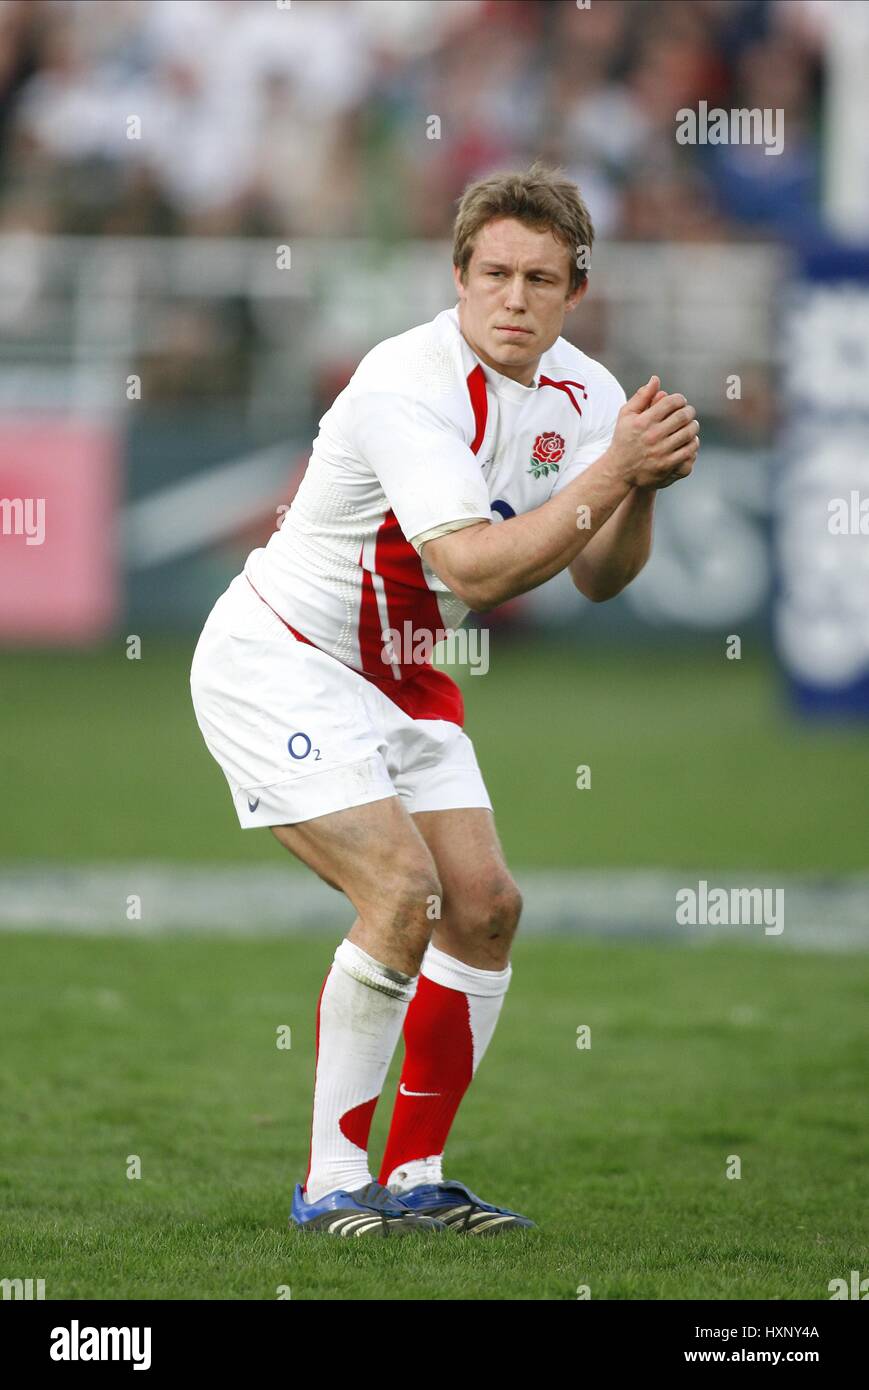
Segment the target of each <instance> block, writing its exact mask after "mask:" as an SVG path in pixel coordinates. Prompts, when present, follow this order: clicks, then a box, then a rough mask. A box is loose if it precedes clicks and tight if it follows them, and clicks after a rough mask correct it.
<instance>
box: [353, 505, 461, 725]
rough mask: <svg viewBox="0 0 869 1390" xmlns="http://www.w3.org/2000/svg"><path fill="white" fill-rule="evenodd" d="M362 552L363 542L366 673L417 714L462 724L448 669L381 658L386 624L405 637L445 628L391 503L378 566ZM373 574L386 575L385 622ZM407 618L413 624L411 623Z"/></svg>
mask: <svg viewBox="0 0 869 1390" xmlns="http://www.w3.org/2000/svg"><path fill="white" fill-rule="evenodd" d="M363 553H364V548H363V550H362V551H360V554H359V564H360V566H361V567H362V599H361V603H360V608H359V651H360V653H361V655H362V668H363V669H362V674H363V675H364V676H365V678H366V679H367V680H370V681H371V682H372V684H374V685H376V686H377V688H378V689H379V690H382V691H383V694H384V695H387V696H388V697H389V699H390V700H393V701H394V702H395V704H397V705H398V706H399V708H400V709H403V710H404V712H405V714H409V715H410V717H411V718H412V719H447V720H449V721H450V722H451V723H453V724H458V725H459V726H461V725H462V724H463V722H464V700H463V698H462V693H461V691H460V690H459V687H458V686H457V685H456V683H455V681H454V680H452V679H451V678H450V677H449V676H448V675H446V673H445V672H443V671H436V670H435V668H434V667H433V666H432V665H431V662H429V661H423V662H414V661H412V660H411V661H404V662H402V663H401V664H400V665H398V666H397V669H396V667H395V666H390V665H389V664H388V663H385V662H384V661H383V660H382V654H383V651H384V639H383V631H384V627H389V628H393V629H394V630H395V631H396V632H397V633H398V636H399V639H400V640H401V641H402V642H404V639H405V634H406V632H407V631H408V630H410V631H411V632H412V633H420V634H421V635H425V634H429V633H430V634H431V642H432V643H434V641H435V640H436V637H437V633H438V632H440V631H443V628H442V620H441V614H440V609H439V608H438V601H437V598H436V596H435V594H434V593H433V592H432V590H431V589H430V588H429V587H428V584H427V583H426V579H425V575H424V573H423V568H422V561H421V560H420V558H419V556H418V555H417V553H416V551H415V550H414V548H413V546H412V545H411V544H410V542H409V541H408V540H407V539H406V538H405V536H404V534H403V532H402V530H401V527H400V526H399V524H398V519H397V517H396V515H395V512H393V511H392V510H391V509H390V510H389V511H388V512H387V513H386V516H385V517H384V519H383V521H382V523H381V525H380V527H379V528H378V531H377V536H376V538H375V542H374V569H373V571H369V570H368V569H367V568H366V567H365V565H364V563H363ZM372 574H376V575H378V576H379V578H380V579H381V580H382V581H383V594H384V598H385V600H386V613H387V621H386V623H384V622H383V620H382V618H381V615H380V608H379V606H378V603H377V594H376V592H375V589H374V580H373V578H372ZM406 623H408V624H410V628H409V629H408V628H406V627H405V624H406ZM404 655H405V656H406V655H408V654H407V653H404ZM411 655H412V653H411Z"/></svg>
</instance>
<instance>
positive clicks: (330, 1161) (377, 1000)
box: [305, 940, 417, 1202]
mask: <svg viewBox="0 0 869 1390" xmlns="http://www.w3.org/2000/svg"><path fill="white" fill-rule="evenodd" d="M416 982H417V977H416V976H413V975H404V974H402V972H401V971H400V970H393V969H392V968H391V967H390V966H386V965H382V964H381V963H380V962H379V961H376V960H374V958H373V957H372V956H369V955H368V954H367V953H366V952H365V951H363V950H361V949H360V947H358V946H356V945H355V944H354V943H353V942H352V941H349V940H344V941H342V942H341V944H340V946H339V947H338V949H337V951H336V952H335V960H334V963H333V965H332V968H331V970H330V971H329V974H328V975H327V976H326V982H325V984H324V985H323V991H322V993H321V995H320V1003H319V1007H318V1011H317V1064H316V1074H315V1080H314V1117H313V1123H312V1127H311V1156H310V1162H309V1166H308V1177H307V1180H306V1183H305V1197H306V1199H307V1200H308V1201H309V1202H316V1201H318V1200H319V1198H321V1197H325V1196H326V1194H327V1193H328V1192H334V1191H336V1190H337V1189H338V1188H344V1189H346V1191H348V1192H353V1191H355V1190H356V1188H359V1187H363V1186H364V1185H365V1184H366V1183H369V1182H371V1181H372V1177H371V1172H370V1170H369V1167H368V1134H369V1131H370V1129H371V1120H372V1117H373V1115H374V1109H375V1106H376V1105H377V1100H378V1097H379V1096H380V1092H381V1091H382V1090H383V1083H384V1081H385V1079H386V1073H387V1071H388V1069H389V1063H390V1062H391V1060H392V1054H393V1053H394V1051H395V1048H396V1046H397V1043H398V1039H399V1037H400V1035H401V1026H402V1023H403V1022H404V1016H405V1014H406V1013H407V1007H408V1005H409V1003H410V1001H411V999H412V998H413V996H414V993H415V991H416Z"/></svg>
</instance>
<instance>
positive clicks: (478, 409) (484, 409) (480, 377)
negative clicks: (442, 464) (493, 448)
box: [468, 363, 489, 454]
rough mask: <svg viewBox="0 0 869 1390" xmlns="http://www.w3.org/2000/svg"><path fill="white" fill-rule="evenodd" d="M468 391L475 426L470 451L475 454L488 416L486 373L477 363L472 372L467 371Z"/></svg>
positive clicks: (484, 431)
mask: <svg viewBox="0 0 869 1390" xmlns="http://www.w3.org/2000/svg"><path fill="white" fill-rule="evenodd" d="M468 393H469V394H470V397H471V408H472V410H473V412H474V425H475V426H476V432H475V434H474V442H473V444H472V445H471V453H472V454H475V453H476V452H477V450H478V449H479V447H480V445H481V444H482V442H483V435H484V434H485V433H486V420H487V419H488V418H489V398H488V396H487V395H486V374H485V372H484V371H483V368H482V367H481V366H480V364H479V363H477V365H476V367H475V368H474V370H473V371H472V372H469V373H468Z"/></svg>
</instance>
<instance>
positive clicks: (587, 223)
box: [453, 160, 594, 291]
mask: <svg viewBox="0 0 869 1390" xmlns="http://www.w3.org/2000/svg"><path fill="white" fill-rule="evenodd" d="M496 217H515V218H516V219H517V221H519V222H524V223H525V225H526V226H527V227H533V228H534V230H535V231H546V230H549V231H551V232H552V235H553V236H554V237H555V238H556V239H557V240H558V241H560V242H562V243H563V244H564V245H565V246H566V247H567V249H568V251H569V252H570V267H571V268H570V289H571V291H572V290H575V289H578V288H579V286H580V285H583V284H585V281H586V280H587V279H588V270H587V269H586V264H587V260H588V255H590V253H591V245H592V242H593V241H594V227H593V225H592V220H591V216H590V215H589V211H588V208H587V207H586V206H585V203H584V202H583V200H582V196H581V195H580V192H579V189H578V188H577V186H576V184H575V183H571V182H570V180H569V179H568V178H567V176H566V175H565V173H564V170H563V169H555V168H550V167H549V166H547V165H545V164H542V163H541V162H540V161H539V160H535V162H534V163H533V164H532V165H531V167H530V169H528V170H527V171H526V172H525V173H520V174H517V173H510V172H506V173H500V174H490V175H489V177H488V178H485V179H478V180H477V181H476V182H475V183H470V184H468V186H467V188H466V189H465V191H464V193H463V194H462V196H461V198H460V199H459V209H458V212H457V213H456V221H455V225H454V228H453V264H454V265H455V266H457V267H458V270H459V272H460V274H461V277H462V280H464V278H465V275H466V273H467V269H468V266H469V264H470V260H471V255H472V253H473V250H474V243H475V241H476V238H477V234H478V232H479V231H480V229H481V228H482V227H484V226H485V225H486V223H487V222H492V221H494V219H495V218H496ZM582 250H585V251H586V255H585V256H581V254H580V252H581V251H582Z"/></svg>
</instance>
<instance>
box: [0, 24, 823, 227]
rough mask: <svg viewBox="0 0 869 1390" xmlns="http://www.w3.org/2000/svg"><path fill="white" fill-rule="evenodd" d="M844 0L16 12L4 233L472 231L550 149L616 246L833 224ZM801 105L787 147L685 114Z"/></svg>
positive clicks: (1, 78) (2, 179) (1, 129)
mask: <svg viewBox="0 0 869 1390" xmlns="http://www.w3.org/2000/svg"><path fill="white" fill-rule="evenodd" d="M828 9H829V7H828V6H826V5H825V3H824V0H591V3H590V4H589V6H588V8H581V7H580V5H578V4H576V3H574V0H292V3H291V4H287V3H286V0H0V232H2V231H20V230H25V229H33V230H39V231H46V232H53V233H58V232H70V233H112V234H118V235H125V234H132V235H142V234H175V233H178V234H194V233H200V234H221V235H266V236H271V235H275V236H277V237H278V238H280V239H281V240H283V239H285V238H288V237H291V236H294V235H295V236H305V235H318V236H364V237H379V238H384V239H387V240H389V239H398V238H405V237H408V236H411V237H413V236H418V237H438V236H448V235H449V232H450V229H451V223H452V217H453V213H454V202H455V199H457V198H458V197H459V195H460V194H461V191H462V189H463V187H464V185H465V184H466V183H467V182H468V180H470V179H472V178H474V177H477V176H480V175H483V174H485V173H487V172H490V171H491V170H493V169H500V168H509V167H517V166H518V167H521V166H524V165H527V164H528V163H529V162H530V161H531V160H532V159H533V158H535V157H537V156H542V157H543V158H545V159H547V160H550V161H552V162H555V163H557V164H560V165H561V166H562V167H564V168H565V169H566V170H567V172H568V174H569V175H570V176H571V177H572V178H574V179H575V180H576V181H577V182H578V183H579V184H580V187H581V188H582V190H583V192H584V194H585V196H586V200H587V202H588V204H589V206H590V208H591V211H592V215H593V219H594V222H595V225H596V228H597V232H598V235H599V236H600V235H605V236H608V237H610V236H616V237H620V238H624V239H642V240H657V239H662V240H666V241H673V240H679V239H683V240H689V241H700V240H717V239H720V238H722V237H726V238H731V237H744V236H749V237H752V238H758V237H776V238H778V237H780V238H784V239H791V238H793V239H801V238H804V237H805V236H806V235H807V234H811V233H812V232H813V231H814V230H815V229H816V227H817V225H818V216H819V213H818V189H819V184H820V174H821V169H820V165H821V158H822V145H821V139H820V135H821V114H822V105H821V103H822V97H823V61H822V58H823V29H824V24H825V19H826V14H827V12H828ZM701 100H703V101H707V102H708V103H709V106H710V107H724V108H725V109H730V108H732V107H749V108H753V107H758V108H761V109H763V108H773V109H777V108H782V109H783V110H784V111H785V113H786V125H785V144H784V150H783V152H782V153H781V154H780V155H778V156H776V157H770V156H765V155H764V153H763V150H762V149H760V148H758V147H756V146H746V145H721V146H683V145H679V144H678V143H677V142H676V138H675V131H676V112H677V111H678V110H679V109H680V108H684V107H696V106H697V104H698V102H700V101H701Z"/></svg>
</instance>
